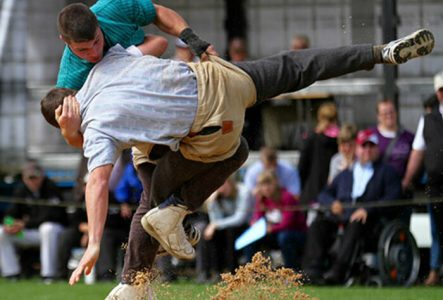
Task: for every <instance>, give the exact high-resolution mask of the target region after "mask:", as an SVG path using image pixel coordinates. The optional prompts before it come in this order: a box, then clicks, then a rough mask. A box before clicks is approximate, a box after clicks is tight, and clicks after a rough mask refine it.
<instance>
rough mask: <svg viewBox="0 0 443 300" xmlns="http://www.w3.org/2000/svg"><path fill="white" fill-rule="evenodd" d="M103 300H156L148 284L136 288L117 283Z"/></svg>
mask: <svg viewBox="0 0 443 300" xmlns="http://www.w3.org/2000/svg"><path fill="white" fill-rule="evenodd" d="M105 300H157V297H156V296H155V294H154V291H153V290H152V289H151V287H150V286H149V284H145V285H140V286H138V285H137V286H136V285H129V284H124V283H119V284H118V285H117V286H116V287H115V288H113V289H112V291H111V292H110V293H109V294H108V296H106V298H105Z"/></svg>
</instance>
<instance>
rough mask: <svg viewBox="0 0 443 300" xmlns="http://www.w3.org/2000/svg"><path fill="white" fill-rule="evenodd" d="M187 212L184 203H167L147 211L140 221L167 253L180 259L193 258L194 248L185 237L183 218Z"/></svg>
mask: <svg viewBox="0 0 443 300" xmlns="http://www.w3.org/2000/svg"><path fill="white" fill-rule="evenodd" d="M187 214H189V210H188V209H187V208H186V206H184V205H169V206H167V207H165V208H158V207H156V208H154V209H151V210H150V211H148V212H147V213H146V214H145V215H144V216H143V218H142V220H141V223H142V226H143V228H144V229H145V231H146V232H147V233H149V234H150V235H151V236H152V237H153V238H155V239H156V240H157V241H158V242H159V243H160V245H161V246H162V247H163V249H165V250H166V251H167V252H168V253H169V254H171V255H172V256H175V257H177V258H181V259H193V258H194V257H195V249H194V248H193V247H192V245H191V244H190V243H189V241H188V240H187V238H186V234H185V230H184V228H183V219H184V218H185V217H186V215H187Z"/></svg>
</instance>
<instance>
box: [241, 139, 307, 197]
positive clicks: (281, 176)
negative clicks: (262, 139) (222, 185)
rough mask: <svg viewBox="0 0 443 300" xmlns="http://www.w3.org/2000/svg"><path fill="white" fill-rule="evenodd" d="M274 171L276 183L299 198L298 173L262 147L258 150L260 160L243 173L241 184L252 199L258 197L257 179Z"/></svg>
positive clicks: (266, 148) (268, 148) (271, 151)
mask: <svg viewBox="0 0 443 300" xmlns="http://www.w3.org/2000/svg"><path fill="white" fill-rule="evenodd" d="M265 170H271V171H274V172H275V174H276V175H277V178H278V183H279V185H280V186H281V187H283V188H285V189H286V191H288V192H289V193H290V194H292V195H293V196H295V197H299V196H300V177H299V176H298V171H297V169H296V168H294V167H293V166H292V165H291V164H290V163H289V162H286V161H283V160H280V159H278V155H277V151H275V150H274V149H272V148H270V147H267V146H263V147H262V148H261V149H260V160H258V161H256V162H254V163H253V164H251V165H250V166H249V167H248V168H247V170H246V173H245V176H244V179H243V182H244V184H245V187H246V189H247V190H248V192H249V193H250V194H251V195H252V196H253V197H254V198H256V197H258V196H260V195H258V193H259V190H260V189H257V178H258V177H259V175H260V174H261V173H262V172H263V171H265Z"/></svg>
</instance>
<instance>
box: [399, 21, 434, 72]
mask: <svg viewBox="0 0 443 300" xmlns="http://www.w3.org/2000/svg"><path fill="white" fill-rule="evenodd" d="M433 48H434V35H433V34H432V32H430V31H429V30H426V29H422V30H419V31H416V32H414V33H412V34H411V35H410V36H409V37H405V38H404V40H402V41H401V42H399V43H398V45H397V46H395V49H394V51H393V52H394V59H395V61H396V62H397V63H398V64H402V63H405V62H407V61H408V60H409V59H411V58H415V57H419V56H424V55H427V54H429V53H431V51H432V49H433ZM404 49H409V53H408V54H407V55H406V56H405V55H404V54H403V55H402V53H401V51H402V50H404Z"/></svg>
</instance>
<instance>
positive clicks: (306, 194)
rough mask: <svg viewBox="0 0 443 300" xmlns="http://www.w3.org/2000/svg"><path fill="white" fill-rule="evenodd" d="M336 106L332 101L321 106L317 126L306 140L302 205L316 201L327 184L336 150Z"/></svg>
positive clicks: (301, 166) (302, 156)
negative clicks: (330, 165) (330, 164)
mask: <svg viewBox="0 0 443 300" xmlns="http://www.w3.org/2000/svg"><path fill="white" fill-rule="evenodd" d="M337 117H338V116H337V106H336V105H335V103H333V102H326V103H323V104H322V105H320V107H319V108H318V111H317V125H316V127H315V130H314V131H313V132H312V133H310V134H308V136H307V138H306V139H305V141H304V144H303V147H302V150H301V153H300V160H299V163H298V171H299V172H300V180H301V187H302V188H301V190H302V193H301V196H300V202H301V203H302V204H309V203H312V202H315V201H317V197H318V194H319V193H320V192H321V190H322V189H323V188H324V187H325V186H326V184H327V181H328V174H329V163H330V161H331V158H332V156H333V155H334V154H335V153H337V136H338V133H339V131H340V129H339V128H338V126H337Z"/></svg>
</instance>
